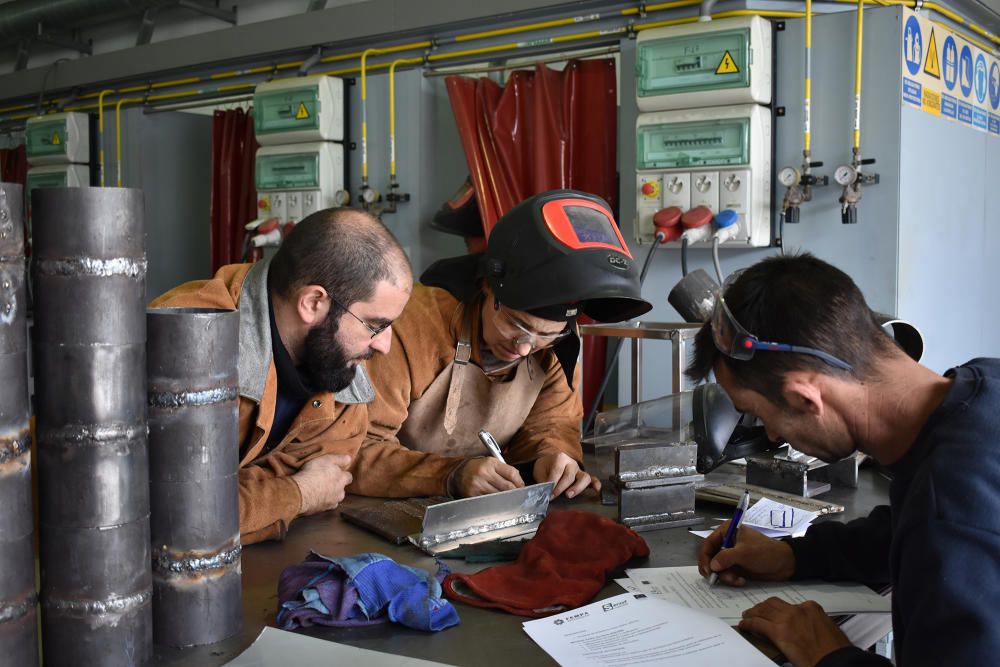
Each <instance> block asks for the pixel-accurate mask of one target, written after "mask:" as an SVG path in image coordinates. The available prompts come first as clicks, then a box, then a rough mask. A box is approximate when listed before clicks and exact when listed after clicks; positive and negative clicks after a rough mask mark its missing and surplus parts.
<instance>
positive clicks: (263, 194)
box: [255, 141, 344, 223]
mask: <svg viewBox="0 0 1000 667" xmlns="http://www.w3.org/2000/svg"><path fill="white" fill-rule="evenodd" d="M255 169H256V178H255V180H256V184H257V192H258V207H259V209H260V211H259V213H260V217H275V218H278V220H279V221H281V222H282V223H288V222H299V221H300V220H302V218H304V217H306V216H307V215H309V214H310V213H315V212H316V211H319V210H321V209H324V208H330V207H332V206H336V201H335V195H336V193H337V192H338V191H339V190H343V189H344V147H343V145H342V144H338V143H336V142H333V141H316V142H311V143H304V144H288V145H285V146H262V147H261V148H259V149H257V159H256V167H255Z"/></svg>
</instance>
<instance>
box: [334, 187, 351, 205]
mask: <svg viewBox="0 0 1000 667" xmlns="http://www.w3.org/2000/svg"><path fill="white" fill-rule="evenodd" d="M333 203H334V204H336V205H337V206H338V207H340V206H347V205H348V204H350V203H351V193H350V192H348V191H347V190H337V192H335V193H334V195H333Z"/></svg>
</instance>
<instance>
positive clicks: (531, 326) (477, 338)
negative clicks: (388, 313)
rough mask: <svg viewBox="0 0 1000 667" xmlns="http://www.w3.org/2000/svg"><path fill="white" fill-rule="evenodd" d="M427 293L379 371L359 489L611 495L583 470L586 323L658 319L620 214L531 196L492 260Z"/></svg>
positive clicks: (444, 277)
mask: <svg viewBox="0 0 1000 667" xmlns="http://www.w3.org/2000/svg"><path fill="white" fill-rule="evenodd" d="M421 281H422V283H423V284H418V285H417V286H416V287H415V288H414V292H413V298H412V299H411V300H410V303H409V305H408V306H407V308H406V310H405V311H404V312H403V315H402V316H401V317H400V319H399V320H398V321H397V322H396V323H395V324H394V325H393V345H392V349H391V351H390V352H389V354H388V355H385V356H383V357H379V358H376V359H372V361H371V363H370V364H369V367H368V368H369V372H370V373H371V377H372V382H373V383H374V385H375V388H376V390H377V393H378V399H377V400H376V401H375V402H373V403H372V404H371V406H370V408H369V420H370V423H369V427H368V434H367V436H366V438H365V444H364V447H362V449H361V451H360V452H359V454H358V458H357V462H356V464H355V466H354V468H352V473H353V475H354V482H353V484H352V485H351V486H350V487H349V490H350V491H351V492H353V493H358V494H363V495H370V496H382V497H411V496H431V495H453V496H463V497H464V496H475V495H482V494H487V493H493V492H496V491H505V490H509V489H514V488H517V487H520V486H523V485H524V484H525V483H531V482H532V481H534V482H545V481H552V482H555V486H554V489H553V494H554V495H557V496H558V495H562V494H565V495H566V496H567V497H574V496H576V495H579V494H580V493H581V492H583V491H585V490H586V489H588V488H590V489H595V490H599V489H600V481H598V479H597V478H595V477H591V475H589V474H588V473H587V472H586V471H585V470H583V468H582V460H583V453H582V450H581V446H580V421H581V419H582V418H583V406H582V402H581V399H580V394H579V392H578V391H577V384H578V382H579V374H580V373H579V369H578V368H577V357H578V355H579V350H580V339H579V337H578V335H577V328H576V319H577V315H578V314H580V313H584V314H587V315H589V316H590V317H592V318H594V319H596V320H598V321H604V322H617V321H620V320H625V319H629V318H632V317H635V316H637V315H641V314H643V313H645V312H647V311H648V310H649V309H650V308H651V306H650V304H649V303H648V302H646V301H645V300H643V299H642V297H641V295H640V287H639V270H638V267H637V266H636V265H635V262H634V261H633V259H632V255H631V253H629V250H628V248H627V246H626V245H625V242H624V240H623V239H622V237H621V234H620V232H619V231H618V227H617V225H616V224H615V221H614V218H613V216H612V214H611V211H610V209H609V208H608V205H607V204H606V203H605V202H604V201H603V200H601V199H600V198H598V197H595V196H593V195H589V194H586V193H582V192H574V191H570V190H555V191H551V192H545V193H542V194H540V195H536V196H534V197H531V198H529V199H527V200H525V201H524V202H522V203H520V204H518V205H517V206H516V207H514V208H513V209H512V210H511V211H509V212H508V213H507V214H506V215H504V216H503V217H502V218H501V219H500V220H499V221H498V222H497V224H496V226H495V227H494V228H493V230H492V231H491V233H490V237H489V240H488V246H487V250H486V252H485V253H480V254H474V255H468V256H465V257H458V258H454V259H446V260H441V261H439V262H437V263H436V264H434V265H433V266H431V267H430V268H429V269H428V270H427V271H426V272H425V273H424V274H423V276H421ZM484 430H485V431H489V432H490V433H492V434H493V436H494V437H495V439H496V441H497V443H498V444H499V447H500V449H501V450H502V456H503V460H501V459H499V458H496V457H491V456H489V454H490V451H489V450H487V448H486V447H485V446H484V445H483V443H482V442H480V439H479V437H478V433H479V432H480V431H484Z"/></svg>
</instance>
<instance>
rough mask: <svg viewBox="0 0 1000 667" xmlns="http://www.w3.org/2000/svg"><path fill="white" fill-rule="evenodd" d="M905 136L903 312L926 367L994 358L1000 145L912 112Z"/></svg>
mask: <svg viewBox="0 0 1000 667" xmlns="http://www.w3.org/2000/svg"><path fill="white" fill-rule="evenodd" d="M902 131H903V141H902V145H901V147H900V153H901V157H902V171H903V177H904V179H905V181H906V182H907V183H908V184H909V185H910V187H908V188H907V189H905V190H904V191H903V193H902V196H901V198H900V200H901V201H900V266H899V303H900V308H899V311H900V312H899V314H900V315H901V316H903V317H905V318H908V319H910V321H912V322H913V323H914V324H916V325H917V326H918V327H919V328H920V330H921V331H922V332H923V334H924V344H925V352H924V358H923V363H924V364H925V365H926V366H928V367H929V368H932V369H934V370H936V371H944V370H946V369H948V368H949V367H951V366H954V365H956V364H960V363H962V362H964V361H967V360H968V359H970V358H972V357H975V356H980V355H989V354H991V355H993V356H996V355H997V354H998V353H1000V330H998V329H996V328H993V329H992V330H990V328H989V327H988V326H986V325H987V322H991V323H994V324H995V323H996V322H997V321H998V320H997V315H996V313H995V312H994V311H995V310H996V307H995V304H996V298H995V296H994V294H993V292H992V290H991V289H990V281H989V278H988V276H989V275H990V271H991V269H995V266H996V259H997V257H998V256H1000V236H998V235H997V233H996V231H995V230H994V229H993V227H995V226H996V214H995V211H996V208H994V206H995V205H996V204H997V203H1000V200H998V196H997V193H996V192H995V191H996V186H995V178H996V174H997V173H998V172H997V171H995V170H996V168H997V167H998V166H1000V165H998V163H997V162H998V157H1000V149H998V147H1000V139H997V138H996V137H991V136H989V135H987V134H985V133H983V132H979V131H977V130H973V129H972V128H968V127H963V126H961V125H959V124H957V123H952V122H949V121H947V120H945V119H943V118H938V117H935V116H931V115H930V114H925V113H923V112H921V111H917V110H916V109H910V108H906V109H903V123H902ZM988 148H989V149H990V150H988ZM988 155H989V156H990V158H992V159H988V157H987V156H988ZM990 166H992V167H993V169H994V171H992V172H991V171H990V170H989V168H990ZM989 174H992V175H993V176H992V179H993V180H992V182H991V179H990V177H989V176H988V175H989ZM991 204H992V205H993V206H991Z"/></svg>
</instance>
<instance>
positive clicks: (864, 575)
mask: <svg viewBox="0 0 1000 667" xmlns="http://www.w3.org/2000/svg"><path fill="white" fill-rule="evenodd" d="M713 370H714V372H715V377H716V379H717V380H718V382H719V384H721V385H722V387H723V388H724V389H725V390H726V392H727V393H728V394H729V396H730V398H732V400H733V404H734V405H735V406H736V408H737V409H739V410H740V411H742V412H748V413H752V414H754V415H756V416H757V417H759V418H760V419H761V421H762V422H763V423H764V426H765V427H766V429H767V432H768V435H769V437H770V438H771V439H772V440H777V439H779V438H780V439H783V440H787V441H788V442H790V443H792V444H793V445H794V446H795V448H796V449H799V450H801V451H803V452H805V453H807V454H810V455H813V456H817V457H819V458H821V459H823V460H824V461H830V462H832V461H836V460H838V459H842V458H844V457H846V456H849V455H851V454H853V453H854V452H855V451H861V452H864V453H866V454H868V455H870V456H872V457H873V458H874V459H876V460H877V461H878V462H879V463H881V464H882V465H884V466H887V468H888V469H889V470H890V471H891V472H892V474H893V481H892V485H891V487H890V490H889V502H890V505H889V506H880V507H876V508H875V509H874V510H873V511H872V512H871V514H870V515H869V516H867V517H865V518H863V519H856V520H854V521H851V522H850V523H847V524H843V523H839V522H835V521H828V522H821V523H818V524H815V525H813V526H812V527H810V528H809V531H808V532H807V533H806V535H805V536H804V537H801V538H795V539H792V540H790V541H779V540H772V539H769V538H766V537H764V536H762V535H761V534H760V533H757V532H755V531H753V530H752V529H749V528H745V527H744V528H741V529H740V530H739V534H738V537H737V541H736V544H735V546H733V548H731V549H723V550H721V551H720V546H721V543H722V539H723V531H724V530H725V529H726V528H727V527H728V523H727V524H724V525H723V526H721V527H720V528H719V529H718V530H716V531H715V532H714V533H713V534H712V535H711V536H710V537H709V538H708V539H707V540H706V541H705V542H704V544H703V546H702V549H701V553H700V555H699V560H698V566H699V569H700V571H701V573H702V574H703V575H706V576H707V575H708V574H709V573H711V572H717V573H718V574H719V581H720V582H722V583H724V584H729V585H732V586H742V585H743V584H744V583H745V581H746V579H748V578H749V579H758V580H765V581H780V580H785V579H805V578H822V579H826V580H829V581H836V580H853V581H860V582H862V583H867V584H886V583H889V584H891V585H892V627H893V633H894V638H895V660H896V664H897V665H899V666H900V667H912V666H913V665H935V666H937V665H986V664H996V663H997V660H998V656H1000V623H998V622H997V610H998V609H1000V559H998V554H1000V511H998V510H1000V507H998V505H1000V456H998V453H1000V360H998V359H985V358H980V359H973V360H972V361H969V362H967V363H965V364H963V365H961V366H958V367H956V368H953V369H951V370H949V371H948V372H947V373H945V374H944V375H943V376H942V375H938V374H937V373H934V372H933V371H931V370H930V369H928V368H925V367H923V366H921V365H919V364H918V363H917V362H916V361H914V360H912V359H911V358H910V357H909V356H907V354H906V353H905V352H903V351H902V350H901V349H900V348H897V347H896V346H895V345H894V344H893V343H892V341H891V339H889V338H888V337H887V336H886V335H885V334H884V333H883V332H882V330H881V328H880V327H879V326H878V325H877V324H876V322H875V321H874V319H873V317H872V314H871V311H870V310H869V309H868V306H867V305H866V304H865V300H864V297H863V296H862V295H861V291H860V290H859V289H858V287H857V285H855V284H854V282H853V281H852V280H851V279H850V278H849V277H848V276H847V275H846V274H844V273H843V272H842V271H839V270H838V269H836V268H834V267H832V266H830V265H829V264H827V263H825V262H823V261H821V260H819V259H816V258H815V257H813V256H811V255H801V256H798V257H774V258H771V259H767V260H764V261H762V262H760V263H758V264H756V265H754V266H752V267H750V268H749V269H746V271H744V272H743V273H742V274H739V275H737V276H734V277H731V278H730V280H727V282H726V284H725V285H724V286H723V288H722V291H721V293H720V295H719V297H718V298H717V299H716V304H715V311H714V315H713V317H712V319H711V321H710V322H709V323H706V324H705V326H704V327H703V328H702V330H701V331H700V332H699V333H698V336H697V338H696V339H695V359H694V361H693V362H692V364H691V367H690V368H689V369H688V375H689V376H691V377H692V378H693V379H695V380H700V379H703V378H705V377H706V376H707V375H708V374H709V373H710V372H712V371H713ZM740 628H742V629H744V630H748V631H750V632H755V633H758V634H762V635H765V636H767V637H768V638H770V639H771V640H772V641H773V642H774V643H775V644H776V645H777V646H778V648H779V649H781V650H782V652H783V653H784V654H785V656H786V657H787V658H788V659H789V660H790V661H791V662H792V663H793V664H794V665H795V666H796V667H801V666H803V665H809V666H812V665H819V666H821V667H839V666H846V665H889V664H890V663H889V661H888V660H886V659H884V658H880V657H879V656H876V655H873V654H870V653H866V652H865V651H863V650H862V649H860V648H856V647H854V646H851V644H850V642H849V641H848V640H847V638H846V637H845V636H844V634H843V633H842V632H841V631H840V629H839V628H838V627H837V626H836V625H835V624H834V623H833V621H831V620H830V618H829V617H828V616H827V615H826V614H825V613H824V612H823V609H822V608H821V607H820V606H819V605H817V604H816V603H814V602H806V603H803V604H798V605H792V604H788V603H786V602H784V601H782V600H779V599H777V598H770V599H768V600H765V601H764V602H762V603H760V604H758V605H756V606H754V607H752V608H751V609H748V610H747V611H746V612H744V614H743V620H742V622H741V623H740Z"/></svg>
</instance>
